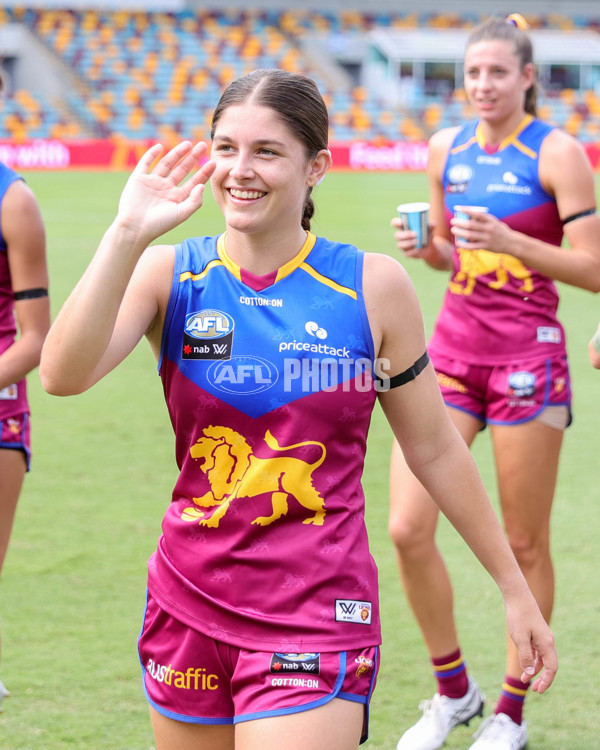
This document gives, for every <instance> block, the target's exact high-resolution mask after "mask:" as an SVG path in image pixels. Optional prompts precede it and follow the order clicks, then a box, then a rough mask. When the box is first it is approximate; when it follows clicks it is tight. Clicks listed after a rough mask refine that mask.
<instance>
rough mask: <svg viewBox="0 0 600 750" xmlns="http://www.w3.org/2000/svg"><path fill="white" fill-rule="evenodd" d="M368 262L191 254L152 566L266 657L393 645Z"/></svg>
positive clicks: (191, 607) (185, 602)
mask: <svg viewBox="0 0 600 750" xmlns="http://www.w3.org/2000/svg"><path fill="white" fill-rule="evenodd" d="M363 258H364V256H363V254H362V253H361V252H359V251H358V250H357V249H356V248H354V247H352V246H350V245H343V244H338V243H331V242H328V241H327V240H325V239H322V238H316V237H315V236H314V235H312V234H308V235H307V239H306V242H305V244H304V246H303V248H302V249H301V251H300V252H299V253H298V255H297V256H296V257H294V258H293V259H292V260H291V261H290V262H288V263H287V264H286V265H284V266H283V267H282V268H280V269H278V270H277V271H276V272H274V273H273V274H270V275H268V276H263V277H257V276H254V275H252V274H250V273H248V272H245V271H244V270H243V269H242V268H240V267H239V266H238V265H236V264H235V263H234V262H233V261H232V260H231V258H229V256H228V255H227V252H226V238H225V235H221V236H219V237H202V238H195V239H190V240H187V241H185V242H183V243H182V244H181V245H178V246H177V248H176V259H175V270H174V276H173V285H172V290H171V296H170V301H169V305H168V310H167V315H166V320H165V325H164V334H163V345H162V352H161V358H160V362H159V372H160V375H161V378H162V382H163V386H164V392H165V398H166V402H167V406H168V409H169V414H170V417H171V421H172V424H173V429H174V432H175V437H176V458H177V464H178V466H179V469H180V474H179V478H178V480H177V483H176V485H175V488H174V491H173V497H172V502H171V503H170V505H169V507H168V509H167V512H166V514H165V517H164V521H163V534H162V536H161V538H160V540H159V544H158V549H157V551H156V553H155V554H154V555H153V556H152V557H151V559H150V563H149V586H150V590H151V592H152V595H153V596H154V597H155V598H156V599H157V601H158V602H159V604H160V605H161V606H162V607H163V608H164V609H165V610H166V611H167V612H169V613H170V614H171V615H173V616H174V617H176V618H177V619H179V620H180V621H182V622H184V623H186V624H188V625H190V626H191V627H193V628H196V629H197V630H200V631H202V632H204V633H206V634H208V635H210V636H212V637H214V638H216V639H219V640H221V641H224V642H227V643H230V644H233V645H236V646H241V647H243V648H247V649H252V650H257V651H276V652H285V653H302V652H319V651H340V650H345V649H350V648H360V647H363V646H366V645H376V644H379V643H380V641H381V636H380V625H379V606H378V598H377V569H376V565H375V562H374V560H373V558H372V556H371V554H370V552H369V548H368V542H367V532H366V527H365V519H364V495H363V489H362V486H361V475H362V471H363V461H364V455H365V450H366V436H367V431H368V426H369V422H370V418H371V413H372V409H373V406H374V402H375V397H376V390H375V388H374V384H373V377H372V372H373V367H374V359H373V357H374V353H373V341H372V336H371V331H370V328H369V324H368V320H367V315H366V311H365V305H364V300H363V296H362V272H363Z"/></svg>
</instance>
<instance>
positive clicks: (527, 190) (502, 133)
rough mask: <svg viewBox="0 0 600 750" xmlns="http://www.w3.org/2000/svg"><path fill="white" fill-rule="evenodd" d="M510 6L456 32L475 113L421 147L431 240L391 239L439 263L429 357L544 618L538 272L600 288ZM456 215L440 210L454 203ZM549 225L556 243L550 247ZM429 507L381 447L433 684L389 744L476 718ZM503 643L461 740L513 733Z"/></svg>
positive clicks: (512, 675)
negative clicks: (476, 724)
mask: <svg viewBox="0 0 600 750" xmlns="http://www.w3.org/2000/svg"><path fill="white" fill-rule="evenodd" d="M526 28H527V25H526V22H525V21H524V19H523V18H522V17H521V16H518V15H517V14H515V15H513V16H511V17H509V18H508V19H507V20H506V21H505V20H503V19H490V20H488V21H486V22H484V23H483V24H482V25H481V26H479V27H478V28H476V29H475V30H474V31H473V32H472V34H471V35H470V37H469V40H468V42H467V48H466V53H465V78H464V85H465V90H466V93H467V97H468V99H469V102H470V104H471V106H472V108H473V110H474V112H475V113H476V115H477V118H478V119H477V120H475V121H473V122H470V123H468V124H466V125H465V126H464V127H459V128H452V129H445V130H442V131H439V132H438V133H436V134H435V135H434V136H433V137H432V138H431V141H430V147H429V166H428V173H429V185H430V200H431V207H432V223H433V225H434V232H433V237H432V239H431V241H430V243H429V245H428V246H427V247H425V248H422V249H417V248H416V247H415V235H414V233H412V232H405V231H401V230H400V223H399V221H398V220H396V219H394V220H393V222H392V223H393V224H394V225H395V226H396V227H397V228H398V231H396V234H395V238H396V240H397V244H398V247H399V248H400V249H401V250H402V251H403V252H404V253H405V255H406V256H407V257H413V258H422V259H423V260H425V262H426V263H427V264H428V265H430V266H431V267H433V268H436V269H439V270H445V271H451V277H450V282H449V286H448V290H447V292H446V296H445V298H444V303H443V307H442V310H441V313H440V315H439V317H438V320H437V323H436V326H435V330H434V333H433V337H432V339H431V341H430V344H429V351H430V353H431V356H432V360H433V363H434V366H435V368H436V371H437V374H438V380H439V383H440V386H441V389H442V394H443V397H444V400H445V401H446V404H447V405H448V407H450V408H449V413H450V415H451V418H452V420H453V422H454V424H455V425H456V427H457V428H458V430H459V432H460V433H461V435H462V436H463V438H464V440H465V441H466V443H467V444H468V445H470V444H471V443H472V442H473V440H474V438H475V436H476V435H477V433H478V432H479V431H480V430H482V429H484V427H485V426H486V425H489V426H490V430H491V439H492V445H493V450H494V457H495V463H496V470H497V479H498V491H499V495H500V505H501V509H502V514H503V519H504V525H505V528H506V532H507V534H508V539H509V541H510V544H511V546H512V549H513V551H514V553H515V555H516V557H517V560H518V562H519V564H520V566H521V569H522V570H523V573H524V574H525V577H526V579H527V581H528V582H529V585H530V587H531V590H532V591H533V593H534V595H535V596H536V598H537V601H538V604H539V605H540V608H541V610H542V612H543V614H544V616H545V617H546V618H547V619H548V620H549V619H550V615H551V613H552V606H553V601H554V574H553V568H552V560H551V557H550V511H551V507H552V500H553V496H554V489H555V484H556V477H557V470H558V459H559V454H560V449H561V443H562V438H563V430H564V429H565V427H567V425H568V424H569V423H570V421H571V414H570V404H571V389H570V381H569V371H568V366H567V359H566V346H565V337H564V331H563V328H562V326H561V324H560V322H559V321H558V320H557V318H556V309H557V305H558V295H557V291H556V288H555V285H554V284H553V282H552V279H557V280H560V281H562V282H565V283H567V284H573V285H575V286H579V287H582V288H584V289H589V290H592V291H598V290H599V289H600V220H599V218H598V216H597V215H596V210H595V209H596V198H595V191H594V180H593V175H592V172H591V168H590V165H589V162H588V160H587V158H586V156H585V153H584V151H583V149H582V147H581V146H580V145H579V144H578V143H577V142H576V141H575V140H574V139H573V138H572V137H570V136H569V135H567V134H566V133H564V132H563V131H561V130H559V129H557V128H554V127H552V126H550V125H546V124H544V123H543V122H540V121H539V120H537V119H536V77H535V69H534V63H533V51H532V45H531V40H530V38H529V35H528V33H527V31H526ZM457 205H467V206H469V205H470V206H483V207H484V208H487V209H488V212H487V213H485V212H480V211H479V212H477V211H473V210H470V209H468V208H466V209H465V212H467V213H468V214H469V215H470V217H469V218H468V219H464V218H462V219H458V218H452V217H453V213H454V209H455V206H457ZM563 231H564V234H565V236H566V238H567V240H568V241H569V245H570V249H569V250H568V251H567V250H565V249H563V248H561V242H562V239H563ZM437 517H438V509H437V507H436V505H435V504H434V503H433V502H432V501H431V500H430V498H429V497H428V493H427V491H426V490H425V489H424V488H423V487H422V485H421V483H420V482H419V481H418V480H417V479H416V477H415V476H414V475H413V473H412V472H411V471H410V469H409V468H408V467H407V465H406V462H405V460H404V458H403V456H402V451H401V450H400V449H399V448H398V446H397V445H396V446H395V447H394V451H393V460H392V472H391V512H390V533H391V536H392V539H393V541H394V543H395V546H396V549H397V552H398V561H399V566H400V572H401V577H402V581H403V585H404V589H405V592H406V595H407V597H408V599H409V602H410V604H411V607H412V609H413V611H414V614H415V617H416V619H417V622H418V624H419V627H420V629H421V631H422V635H423V638H424V640H425V644H426V646H427V649H428V651H429V655H430V658H431V662H432V666H433V671H434V674H435V677H436V680H437V692H436V694H435V696H434V698H433V699H432V700H431V701H427V702H426V703H425V706H424V714H423V717H422V718H421V719H420V721H419V722H418V723H417V724H416V725H415V726H413V727H411V728H410V729H408V730H407V731H406V732H405V734H404V735H403V736H402V738H401V739H400V742H399V743H398V750H434V749H435V748H439V747H441V746H442V745H443V744H444V741H445V739H446V737H447V735H448V733H449V732H450V731H451V730H452V729H453V728H454V727H455V726H457V725H458V724H461V723H468V721H469V720H470V719H471V718H472V717H474V716H476V715H480V714H481V711H482V703H483V695H482V693H481V691H480V689H479V687H478V685H477V683H476V682H475V681H474V680H473V679H471V678H470V677H469V676H468V675H467V669H466V666H465V662H464V660H463V655H462V652H461V649H460V645H459V641H458V635H457V632H456V626H455V623H454V618H453V597H452V588H451V584H450V580H449V577H448V573H447V571H446V567H445V565H444V562H443V559H442V557H441V555H440V552H439V550H438V548H437V547H436V545H435V530H436V523H437ZM520 672H521V670H520V668H519V666H518V658H517V654H516V652H515V651H514V648H513V646H512V644H511V643H510V641H509V643H508V654H507V661H506V675H505V678H504V682H503V685H502V692H501V695H500V698H499V700H498V702H497V704H496V708H495V713H494V715H493V716H492V717H490V719H489V720H487V721H486V723H485V725H484V726H483V728H482V730H481V734H480V737H479V739H478V741H477V742H476V743H475V744H474V745H473V750H475V748H476V749H477V750H485V748H490V749H491V748H494V749H495V750H501V749H502V748H506V749H507V750H513V749H515V750H516V749H520V748H523V747H525V745H526V743H527V729H526V725H525V723H524V722H523V704H524V700H525V695H526V693H527V690H528V687H529V683H528V681H522V680H521V677H520Z"/></svg>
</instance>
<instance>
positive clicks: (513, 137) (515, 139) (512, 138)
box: [475, 115, 537, 159]
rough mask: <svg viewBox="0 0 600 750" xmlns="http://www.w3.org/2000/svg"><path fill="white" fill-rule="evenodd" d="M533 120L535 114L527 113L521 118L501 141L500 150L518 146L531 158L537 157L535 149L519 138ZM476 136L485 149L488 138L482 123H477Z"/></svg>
mask: <svg viewBox="0 0 600 750" xmlns="http://www.w3.org/2000/svg"><path fill="white" fill-rule="evenodd" d="M532 120H533V115H525V117H524V118H523V119H522V120H521V122H520V123H519V124H518V125H517V127H516V128H515V129H514V130H513V132H512V133H511V134H510V135H509V136H507V137H506V138H505V139H504V140H503V141H501V142H500V145H499V146H498V151H502V149H504V148H506V147H507V146H510V145H512V146H514V147H515V148H518V149H519V151H522V152H523V153H524V154H525V155H526V156H529V157H530V158H531V159H535V158H536V157H537V154H536V152H535V151H534V150H533V149H531V148H529V146H525V144H523V143H521V141H520V140H519V134H520V133H522V132H523V130H525V128H526V127H527V126H528V125H529V123H530V122H531V121H532ZM475 138H476V140H477V143H478V144H479V145H480V146H481V148H482V149H485V146H486V140H485V136H484V135H483V130H482V129H481V123H479V124H478V125H477V129H476V130H475Z"/></svg>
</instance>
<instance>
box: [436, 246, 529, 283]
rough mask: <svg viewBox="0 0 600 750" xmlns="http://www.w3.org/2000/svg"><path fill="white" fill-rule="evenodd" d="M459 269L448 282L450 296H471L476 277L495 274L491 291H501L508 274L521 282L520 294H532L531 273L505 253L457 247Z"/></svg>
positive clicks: (517, 260)
mask: <svg viewBox="0 0 600 750" xmlns="http://www.w3.org/2000/svg"><path fill="white" fill-rule="evenodd" d="M457 250H458V257H459V259H460V268H459V270H458V271H457V272H456V274H455V275H454V278H453V279H452V281H451V282H450V285H449V288H450V291H451V292H452V294H465V295H468V294H472V293H473V289H474V287H475V281H476V279H477V277H478V276H485V275H486V274H488V273H495V274H496V280H495V281H490V282H489V284H488V286H489V287H490V288H491V289H501V288H502V287H503V286H505V285H506V284H507V283H508V277H509V274H510V275H511V276H514V278H515V279H518V280H519V281H522V282H523V283H522V285H521V286H520V287H519V291H521V292H532V291H533V281H532V280H531V272H530V270H529V269H528V268H527V266H524V265H523V263H521V261H520V260H519V259H518V258H515V257H514V256H512V255H507V254H506V253H493V252H491V251H490V250H467V249H466V248H464V247H458V248H457Z"/></svg>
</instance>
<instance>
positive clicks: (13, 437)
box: [0, 413, 31, 471]
mask: <svg viewBox="0 0 600 750" xmlns="http://www.w3.org/2000/svg"><path fill="white" fill-rule="evenodd" d="M2 448H8V449H10V450H16V451H23V453H24V454H25V462H26V464H27V471H29V465H30V463H31V427H30V424H29V413H25V414H17V416H16V417H6V418H5V419H0V449H2Z"/></svg>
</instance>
